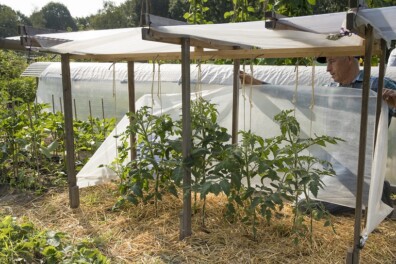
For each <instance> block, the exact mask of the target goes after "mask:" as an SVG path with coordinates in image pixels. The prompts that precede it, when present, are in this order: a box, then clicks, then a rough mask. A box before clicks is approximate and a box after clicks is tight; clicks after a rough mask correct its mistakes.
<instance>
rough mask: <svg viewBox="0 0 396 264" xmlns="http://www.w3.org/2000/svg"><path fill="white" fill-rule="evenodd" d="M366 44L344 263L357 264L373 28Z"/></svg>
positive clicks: (370, 29) (359, 248)
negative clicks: (349, 240) (352, 214)
mask: <svg viewBox="0 0 396 264" xmlns="http://www.w3.org/2000/svg"><path fill="white" fill-rule="evenodd" d="M365 34H366V42H365V54H364V58H365V60H366V62H367V63H365V64H364V77H363V91H362V109H361V119H360V138H359V158H358V171H357V183H356V185H357V186H356V204H355V225H354V236H353V237H354V238H353V247H352V248H351V249H349V250H348V252H347V258H346V263H347V264H358V263H359V259H360V250H361V248H362V246H361V243H360V239H361V229H362V207H363V206H362V200H363V199H362V198H363V183H364V166H365V159H366V142H367V116H368V101H369V100H368V99H369V94H370V76H371V55H372V48H373V27H372V26H370V25H367V26H366V33H365Z"/></svg>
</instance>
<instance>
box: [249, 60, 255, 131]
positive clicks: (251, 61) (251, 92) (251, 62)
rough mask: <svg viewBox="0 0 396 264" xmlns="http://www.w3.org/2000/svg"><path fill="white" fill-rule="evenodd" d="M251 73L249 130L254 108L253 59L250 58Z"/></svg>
mask: <svg viewBox="0 0 396 264" xmlns="http://www.w3.org/2000/svg"><path fill="white" fill-rule="evenodd" d="M250 74H251V76H252V78H250V91H249V106H250V108H249V111H250V112H249V130H252V109H253V100H252V98H253V76H254V72H253V60H250Z"/></svg>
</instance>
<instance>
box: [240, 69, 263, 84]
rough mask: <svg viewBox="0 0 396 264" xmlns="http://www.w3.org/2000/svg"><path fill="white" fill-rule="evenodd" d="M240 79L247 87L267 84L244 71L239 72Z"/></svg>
mask: <svg viewBox="0 0 396 264" xmlns="http://www.w3.org/2000/svg"><path fill="white" fill-rule="evenodd" d="M239 79H240V80H241V83H242V84H247V85H261V84H267V83H266V82H263V81H260V80H257V79H255V78H254V77H253V76H251V75H249V74H247V73H246V72H243V71H239Z"/></svg>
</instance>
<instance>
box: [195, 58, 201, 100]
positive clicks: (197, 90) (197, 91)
mask: <svg viewBox="0 0 396 264" xmlns="http://www.w3.org/2000/svg"><path fill="white" fill-rule="evenodd" d="M197 67H198V74H197V83H196V84H195V95H196V96H197V98H198V97H200V98H201V97H202V62H201V60H198V62H197Z"/></svg>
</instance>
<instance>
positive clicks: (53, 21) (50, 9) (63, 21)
mask: <svg viewBox="0 0 396 264" xmlns="http://www.w3.org/2000/svg"><path fill="white" fill-rule="evenodd" d="M30 19H31V20H32V23H33V26H34V27H44V28H49V29H56V30H62V31H76V30H77V25H76V23H75V22H74V20H73V17H72V16H71V15H70V12H69V9H67V7H66V6H65V5H63V4H60V3H54V2H50V3H48V4H47V5H45V6H44V7H43V8H42V9H41V10H40V11H38V12H33V14H32V15H31V17H30Z"/></svg>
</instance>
